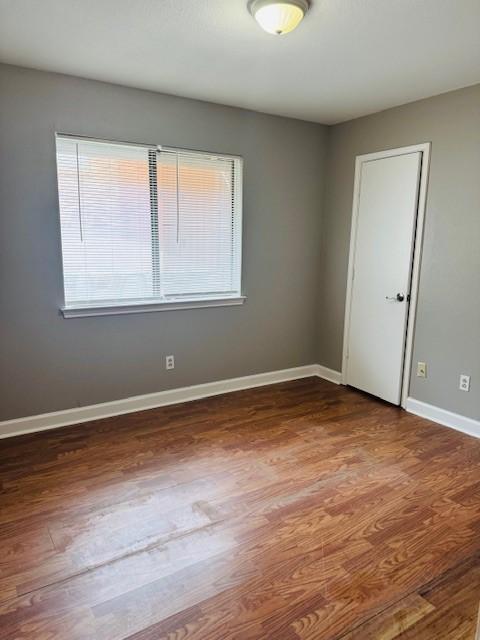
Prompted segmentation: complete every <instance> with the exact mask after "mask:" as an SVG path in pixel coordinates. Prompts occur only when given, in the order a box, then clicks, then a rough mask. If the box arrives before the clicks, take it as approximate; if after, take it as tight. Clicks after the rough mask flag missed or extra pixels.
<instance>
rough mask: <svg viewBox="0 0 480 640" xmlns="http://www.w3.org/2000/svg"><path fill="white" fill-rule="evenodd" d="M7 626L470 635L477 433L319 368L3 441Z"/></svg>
mask: <svg viewBox="0 0 480 640" xmlns="http://www.w3.org/2000/svg"><path fill="white" fill-rule="evenodd" d="M0 488H1V489H0V638H1V640H127V639H128V640H161V639H162V638H165V639H168V640H319V639H320V640H339V639H340V638H341V639H342V640H367V639H368V640H412V639H413V638H415V640H429V639H435V640H445V639H447V638H449V639H451V640H473V638H474V634H475V625H476V621H477V615H478V604H479V600H480V588H479V586H480V535H479V534H480V491H479V488H480V442H479V441H477V440H474V439H472V438H470V437H468V436H465V435H463V434H460V433H457V432H454V431H452V430H450V429H447V428H444V427H440V426H439V425H435V424H434V423H431V422H429V421H427V420H423V419H421V418H418V417H416V416H413V415H411V414H407V413H405V412H404V411H402V410H400V409H398V408H396V407H392V406H390V405H388V404H386V403H384V402H381V401H377V400H375V399H372V398H371V397H369V396H367V395H365V394H362V393H359V392H356V391H354V390H352V389H348V388H345V387H341V386H337V385H333V384H331V383H328V382H325V381H322V380H319V379H316V378H311V379H304V380H298V381H294V382H288V383H281V384H277V385H272V386H269V387H261V388H257V389H251V390H245V391H241V392H237V393H232V394H227V395H224V396H217V397H214V398H208V399H203V400H200V401H197V402H192V403H186V404H183V405H172V406H169V407H164V408H161V409H156V410H151V411H144V412H139V413H136V414H129V415H126V416H120V417H116V418H108V419H105V420H99V421H95V422H92V423H89V424H84V425H79V426H76V427H70V428H63V429H59V430H55V431H50V432H45V433H41V434H31V435H27V436H20V437H18V438H12V439H8V440H3V441H0Z"/></svg>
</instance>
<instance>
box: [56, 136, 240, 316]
mask: <svg viewBox="0 0 480 640" xmlns="http://www.w3.org/2000/svg"><path fill="white" fill-rule="evenodd" d="M57 167H58V188H59V201H60V220H61V230H62V252H63V271H64V284H65V306H66V307H67V308H68V307H70V308H72V307H84V306H103V305H107V306H108V305H112V306H116V305H118V304H135V303H136V302H139V303H141V302H162V301H171V300H172V299H181V300H184V299H202V298H215V297H229V296H231V297H235V296H239V295H240V259H241V256H240V251H241V247H240V243H241V201H240V198H241V195H240V194H241V160H240V159H237V158H231V157H221V156H220V157H218V156H212V155H209V154H203V153H195V152H188V151H177V150H162V151H157V150H156V149H155V148H153V147H148V146H137V145H129V144H120V143H114V142H100V141H98V142H97V141H91V140H85V139H82V138H79V139H76V138H72V137H68V136H58V137H57Z"/></svg>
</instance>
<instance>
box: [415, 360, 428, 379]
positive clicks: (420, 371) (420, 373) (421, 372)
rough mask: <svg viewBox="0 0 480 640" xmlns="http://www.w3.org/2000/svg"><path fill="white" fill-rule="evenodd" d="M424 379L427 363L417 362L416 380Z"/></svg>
mask: <svg viewBox="0 0 480 640" xmlns="http://www.w3.org/2000/svg"><path fill="white" fill-rule="evenodd" d="M426 377H427V363H426V362H417V378H426Z"/></svg>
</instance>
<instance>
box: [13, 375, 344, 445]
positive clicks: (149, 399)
mask: <svg viewBox="0 0 480 640" xmlns="http://www.w3.org/2000/svg"><path fill="white" fill-rule="evenodd" d="M311 376H318V377H320V378H325V380H329V381H330V382H334V383H335V384H339V383H340V372H338V371H333V370H332V369H328V368H327V367H322V366H321V365H318V364H311V365H306V366H303V367H294V368H292V369H281V370H278V371H269V372H267V373H257V374H254V375H251V376H243V377H241V378H230V379H228V380H218V381H216V382H207V383H205V384H197V385H193V386H191V387H180V388H177V389H168V390H166V391H158V392H157V393H149V394H146V395H141V396H133V397H130V398H124V399H122V400H114V401H113V402H102V403H101V404H93V405H89V406H85V407H76V408H74V409H65V410H63V411H54V412H52V413H43V414H40V415H36V416H27V417H26V418H15V419H14V420H5V421H4V422H0V438H9V437H12V436H18V435H22V434H25V433H34V432H36V431H46V430H48V429H56V428H58V427H66V426H69V425H73V424H79V423H82V422H89V421H91V420H100V419H101V418H110V417H112V416H119V415H122V414H125V413H133V412H135V411H144V410H145V409H154V408H156V407H163V406H166V405H169V404H177V403H181V402H190V401H191V400H198V399H200V398H206V397H208V396H215V395H219V394H222V393H230V392H231V391H239V390H241V389H251V388H253V387H261V386H264V385H268V384H275V383H277V382H286V381H288V380H297V379H299V378H308V377H311Z"/></svg>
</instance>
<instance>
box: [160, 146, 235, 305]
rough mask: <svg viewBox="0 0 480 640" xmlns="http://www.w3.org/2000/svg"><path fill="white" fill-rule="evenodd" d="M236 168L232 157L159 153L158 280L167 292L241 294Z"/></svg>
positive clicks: (171, 295)
mask: <svg viewBox="0 0 480 640" xmlns="http://www.w3.org/2000/svg"><path fill="white" fill-rule="evenodd" d="M239 171H240V160H238V159H235V158H228V157H214V156H210V155H206V154H199V153H193V152H187V151H170V150H168V151H167V150H165V151H161V152H159V153H158V155H157V175H158V216H159V241H160V282H161V285H160V286H161V292H162V295H163V296H164V297H165V298H168V299H171V298H179V297H180V298H183V297H185V298H196V297H215V296H229V295H232V296H233V295H239V294H240V255H239V254H240V231H241V230H240V223H241V221H240V206H239V202H238V192H239V184H240V175H239ZM237 205H238V206H237Z"/></svg>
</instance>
